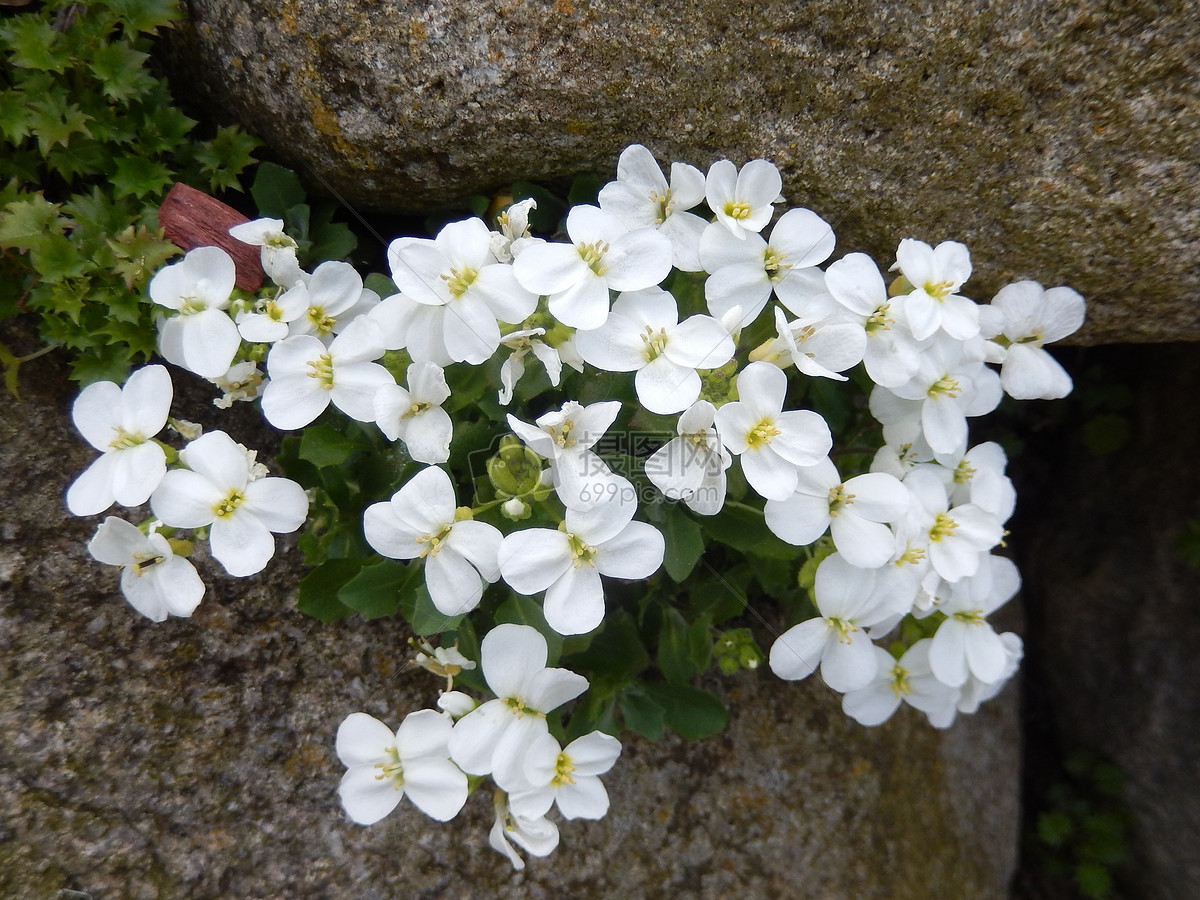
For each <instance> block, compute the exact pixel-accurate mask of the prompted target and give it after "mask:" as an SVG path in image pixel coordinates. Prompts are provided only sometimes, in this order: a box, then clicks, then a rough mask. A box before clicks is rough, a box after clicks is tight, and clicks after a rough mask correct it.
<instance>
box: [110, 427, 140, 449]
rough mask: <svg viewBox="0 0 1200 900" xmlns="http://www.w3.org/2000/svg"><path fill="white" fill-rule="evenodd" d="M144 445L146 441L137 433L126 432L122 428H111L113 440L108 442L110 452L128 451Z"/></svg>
mask: <svg viewBox="0 0 1200 900" xmlns="http://www.w3.org/2000/svg"><path fill="white" fill-rule="evenodd" d="M144 443H146V439H145V438H144V437H142V436H141V435H140V434H138V433H137V432H133V431H126V430H125V429H124V428H118V427H116V426H114V427H113V439H112V440H111V441H109V442H108V448H109V449H110V450H128V449H129V448H130V447H136V446H137V445H138V444H144Z"/></svg>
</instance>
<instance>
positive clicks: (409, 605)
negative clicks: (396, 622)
mask: <svg viewBox="0 0 1200 900" xmlns="http://www.w3.org/2000/svg"><path fill="white" fill-rule="evenodd" d="M413 568H414V569H416V570H418V571H419V570H422V569H423V568H424V567H423V566H417V565H414V566H413ZM400 614H401V615H402V616H404V618H405V620H406V621H407V622H408V624H409V625H411V626H412V630H413V631H414V632H416V633H417V634H418V635H426V634H442V633H443V632H446V631H455V630H456V629H457V628H458V626H459V624H460V623H461V622H462V620H463V617H462V616H448V615H446V614H445V613H444V612H442V611H441V610H439V609H438V608H437V607H436V606H434V605H433V600H431V599H430V598H429V589H428V588H426V587H425V582H424V580H422V581H421V583H420V584H419V585H418V586H417V587H416V589H415V590H411V591H409V592H408V593H407V594H405V595H404V596H403V597H401V598H400Z"/></svg>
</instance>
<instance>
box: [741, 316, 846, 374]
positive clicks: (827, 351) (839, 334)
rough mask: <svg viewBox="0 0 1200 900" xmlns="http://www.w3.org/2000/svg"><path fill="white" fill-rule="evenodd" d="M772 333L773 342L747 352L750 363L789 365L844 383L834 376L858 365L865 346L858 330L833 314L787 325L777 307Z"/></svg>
mask: <svg viewBox="0 0 1200 900" xmlns="http://www.w3.org/2000/svg"><path fill="white" fill-rule="evenodd" d="M775 333H776V337H775V339H774V340H771V341H767V342H766V343H764V344H763V345H762V346H761V347H758V348H757V349H755V350H754V351H753V352H751V354H750V359H751V361H758V360H763V361H764V362H769V363H774V364H775V365H777V366H779V368H781V369H786V368H787V367H788V366H789V365H793V366H795V367H796V368H797V369H799V370H800V371H801V372H803V373H804V374H805V375H808V376H809V377H811V378H830V379H833V380H834V381H846V380H848V379H847V378H846V376H845V375H839V374H838V373H839V372H844V371H845V370H846V369H849V368H850V367H851V366H855V365H857V364H858V363H860V362H862V359H863V352H864V351H865V350H866V346H867V336H866V333H865V332H864V331H863V330H862V328H860V327H859V326H858V325H856V324H855V323H853V322H848V321H846V320H845V319H843V318H841V317H840V316H838V315H836V314H835V315H832V316H826V317H825V318H820V319H797V320H796V321H794V322H788V320H787V316H786V315H784V312H783V310H782V309H781V308H780V307H778V306H777V307H775Z"/></svg>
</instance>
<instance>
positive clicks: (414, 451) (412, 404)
mask: <svg viewBox="0 0 1200 900" xmlns="http://www.w3.org/2000/svg"><path fill="white" fill-rule="evenodd" d="M449 398H450V387H449V385H447V384H446V373H445V372H443V371H442V368H441V366H438V365H436V364H434V363H431V362H419V363H413V364H412V365H411V366H409V367H408V387H407V388H403V387H401V386H400V385H398V384H396V383H394V382H389V383H386V384H384V385H383V386H381V387H380V388H379V389H378V390H377V391H376V392H375V424H377V425H378V426H379V430H380V431H382V432H383V433H384V434H385V435H386V436H387V439H388V440H389V441H404V446H405V447H407V448H408V455H409V456H411V457H412V458H413V459H415V460H416V461H417V462H423V463H426V464H427V465H437V464H438V463H444V462H445V461H446V460H448V459H449V458H450V438H451V437H452V436H453V434H454V423H453V422H452V421H451V420H450V414H449V413H448V412H446V411H445V410H444V409H442V404H443V403H445V402H446V401H447V400H448V399H449Z"/></svg>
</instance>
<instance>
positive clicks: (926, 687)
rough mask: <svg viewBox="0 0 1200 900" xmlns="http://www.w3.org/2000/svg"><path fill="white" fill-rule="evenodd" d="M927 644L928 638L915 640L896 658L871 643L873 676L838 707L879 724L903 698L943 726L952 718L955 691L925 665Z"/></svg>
mask: <svg viewBox="0 0 1200 900" xmlns="http://www.w3.org/2000/svg"><path fill="white" fill-rule="evenodd" d="M930 645H931V641H929V640H928V639H922V640H919V641H917V642H916V643H915V644H913V645H912V646H911V647H909V648H908V650H906V651H905V652H904V655H903V656H901V657H900V658H899V659H896V658H895V657H894V656H892V654H890V653H888V652H887V651H886V650H884V649H883V648H881V647H875V649H874V653H875V657H876V659H877V660H878V671H877V673H876V675H875V678H874V679H873V680H872V681H871V682H870V684H867V685H866V686H864V687H861V688H859V689H858V690H854V691H850V692H849V693H847V694H846V696H845V697H843V698H842V710H843V711H844V712H845V713H846V715H848V716H849V717H850V718H852V719H854V721H856V722H858V724H860V725H867V726H872V725H882V724H883V723H884V722H886V721H887V720H888V719H890V718H891V717H892V713H894V712H895V711H896V710H897V709H898V708H899V706H900V703H901V702H904V703H907V704H908V705H909V706H911V707H913V708H914V709H919V710H921V711H922V712H924V713H925V714H926V715H927V716H928V717H929V721H930V723H931V724H932V725H934V726H935V727H937V728H945V727H947V726H948V725H949V724H950V722H951V721H953V719H954V714H955V702H956V701H957V700H958V692H957V691H955V690H954V689H953V688H951V687H949V686H947V685H945V684H942V683H941V682H940V681H938V680H937V678H935V677H934V675H933V671H932V670H931V669H930V667H929V648H930Z"/></svg>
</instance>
